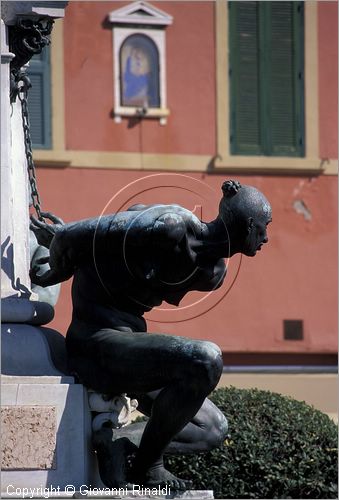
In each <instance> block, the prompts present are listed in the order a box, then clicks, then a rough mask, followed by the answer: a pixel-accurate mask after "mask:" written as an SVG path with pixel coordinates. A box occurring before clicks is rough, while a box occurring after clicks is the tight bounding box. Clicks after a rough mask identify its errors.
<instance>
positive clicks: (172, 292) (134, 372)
mask: <svg viewBox="0 0 339 500" xmlns="http://www.w3.org/2000/svg"><path fill="white" fill-rule="evenodd" d="M222 191H223V197H222V199H221V202H220V205H219V214H218V216H217V217H216V219H215V220H213V221H212V222H207V223H205V222H202V221H200V220H199V219H198V218H197V217H196V216H195V215H193V213H191V212H190V211H188V210H186V209H185V208H183V207H181V206H179V205H149V206H145V205H134V206H132V207H131V208H130V209H129V210H127V211H125V212H120V213H117V214H112V215H108V216H103V217H100V218H95V219H88V220H83V221H79V222H74V223H70V224H61V223H58V222H57V223H54V224H52V225H48V224H46V223H45V222H42V221H38V220H37V219H34V218H33V219H32V226H31V228H32V230H33V231H34V233H35V235H36V237H37V239H38V242H39V243H40V244H42V245H44V246H46V247H49V249H50V258H49V264H50V270H49V271H47V272H45V273H44V274H43V275H42V276H38V274H37V269H32V271H31V277H32V281H33V282H34V283H36V284H37V285H40V286H50V285H54V284H56V283H59V282H61V281H65V280H67V279H69V278H71V277H72V276H73V288H72V299H73V317H72V322H71V325H70V327H69V329H68V332H67V338H66V344H67V350H68V357H69V365H70V368H71V370H72V371H73V373H75V374H76V375H77V377H78V379H79V380H80V381H81V382H82V383H83V384H84V385H85V386H87V387H88V388H91V389H94V390H95V391H98V392H100V393H102V394H107V395H108V396H113V395H115V394H121V393H127V394H128V396H130V397H133V398H137V399H138V401H139V409H140V410H141V411H142V412H144V413H145V414H146V415H148V416H149V420H148V422H147V424H146V425H145V423H141V424H140V423H138V424H132V425H131V426H129V427H128V428H123V429H121V430H114V431H112V429H110V428H107V427H103V428H102V429H100V430H99V431H97V432H96V433H95V435H94V440H93V442H94V445H95V447H96V450H97V454H98V460H99V469H100V474H101V477H102V479H103V481H104V483H105V484H106V485H107V486H110V487H121V486H125V485H126V484H128V483H129V482H133V483H138V484H144V485H147V486H155V485H159V484H162V485H163V484H167V485H169V486H171V487H172V488H174V489H186V488H187V487H188V486H189V482H188V481H185V480H182V479H178V478H176V477H174V476H173V475H172V474H171V473H170V472H169V471H167V470H166V469H165V468H164V466H163V454H164V453H180V452H186V453H187V452H190V453H194V452H197V451H204V450H209V449H212V448H214V447H216V446H219V445H220V444H221V443H222V442H223V440H224V438H225V434H226V432H227V421H226V419H225V417H224V415H222V413H221V412H220V411H219V410H218V409H217V408H216V407H215V406H214V405H213V403H211V402H210V401H209V400H208V399H207V396H208V395H209V394H210V392H211V391H212V390H213V389H214V388H215V386H216V385H217V383H218V381H219V378H220V376H221V373H222V368H223V362H222V356H221V351H220V349H219V347H218V346H217V345H215V344H214V343H212V342H208V341H201V340H193V339H190V338H186V337H183V336H178V337H177V336H171V335H164V334H148V333H146V322H145V319H144V318H143V314H144V313H145V312H146V311H149V310H151V309H152V308H153V307H155V306H158V305H159V304H161V303H162V302H163V301H165V302H167V303H169V304H174V305H176V306H178V305H179V303H180V301H181V299H182V298H183V297H184V296H185V294H186V293H187V292H189V291H191V290H199V291H202V292H206V291H211V290H215V289H216V288H218V287H220V286H221V285H222V283H223V281H224V278H225V275H226V271H227V269H226V267H225V262H224V259H225V258H226V257H231V256H232V255H234V254H236V253H242V254H245V255H247V256H254V255H255V254H256V252H257V251H258V250H260V248H261V247H262V245H263V244H264V243H266V242H267V241H268V239H267V225H268V223H269V222H270V221H271V207H270V204H269V203H268V201H267V200H266V198H265V197H264V196H263V194H262V193H260V192H259V191H258V190H257V189H255V188H254V187H251V186H241V185H240V184H239V183H238V182H236V181H226V182H224V183H223V185H222ZM54 222H56V221H55V220H54ZM178 333H180V334H185V332H184V331H178ZM128 454H132V455H133V458H132V462H131V467H130V468H129V469H127V471H126V470H125V468H124V463H125V457H126V455H128Z"/></svg>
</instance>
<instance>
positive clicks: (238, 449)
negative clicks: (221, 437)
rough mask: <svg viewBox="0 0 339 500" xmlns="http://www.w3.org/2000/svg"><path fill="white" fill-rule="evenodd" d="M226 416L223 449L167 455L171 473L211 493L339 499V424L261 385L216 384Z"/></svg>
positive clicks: (214, 396)
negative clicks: (235, 385)
mask: <svg viewBox="0 0 339 500" xmlns="http://www.w3.org/2000/svg"><path fill="white" fill-rule="evenodd" d="M211 400H212V401H213V402H214V403H215V404H216V405H217V406H218V407H219V408H220V409H221V411H222V412H223V413H224V414H225V415H226V417H227V419H228V423H229V435H228V437H227V439H226V441H225V443H224V445H223V446H222V447H221V448H218V449H216V450H213V451H211V452H208V453H201V454H196V455H181V456H173V455H172V456H168V457H166V463H167V466H168V468H169V469H170V470H171V472H173V473H174V474H177V475H178V476H179V477H182V478H183V479H191V480H192V481H193V488H194V489H208V490H211V489H212V490H214V495H215V498H338V497H337V490H338V481H337V477H338V476H337V467H338V465H337V462H338V459H337V457H338V455H337V453H338V450H337V426H336V425H335V424H334V422H332V421H331V419H330V418H329V417H328V416H327V415H325V414H323V413H321V412H320V411H318V410H315V409H314V408H312V407H311V406H308V405H307V404H305V403H302V402H299V401H296V400H294V399H291V398H288V397H284V396H281V395H279V394H275V393H271V392H268V391H260V390H256V389H255V390H244V389H236V388H234V387H231V388H227V389H218V390H216V391H214V393H213V394H212V395H211Z"/></svg>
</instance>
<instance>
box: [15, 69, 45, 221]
mask: <svg viewBox="0 0 339 500" xmlns="http://www.w3.org/2000/svg"><path fill="white" fill-rule="evenodd" d="M21 81H22V85H20V87H19V94H18V97H19V100H20V102H21V115H22V126H23V131H24V143H25V154H26V159H27V171H28V181H29V184H30V187H31V197H32V205H33V207H34V209H35V211H36V214H37V216H38V219H39V220H41V221H44V218H43V216H42V215H41V201H40V196H39V192H38V188H37V179H36V176H35V165H34V161H33V152H32V139H31V133H30V123H29V113H28V104H27V98H28V89H29V88H30V87H31V84H30V82H29V79H28V78H27V77H26V78H25V77H24V78H22V80H21Z"/></svg>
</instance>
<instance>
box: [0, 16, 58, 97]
mask: <svg viewBox="0 0 339 500" xmlns="http://www.w3.org/2000/svg"><path fill="white" fill-rule="evenodd" d="M53 23H54V20H53V19H50V18H45V19H22V18H21V19H18V21H17V24H16V25H15V26H10V27H9V47H10V51H11V52H13V53H14V54H15V57H14V58H13V60H12V61H11V76H10V78H11V81H10V100H11V103H13V102H15V100H16V98H17V95H18V93H19V91H20V90H19V86H20V82H21V81H22V82H24V84H25V86H26V87H30V86H31V84H30V82H29V78H28V76H27V74H26V70H25V69H24V68H23V66H24V65H25V64H27V63H28V61H29V60H30V59H31V58H32V57H33V56H34V55H35V54H40V52H41V51H42V49H43V48H44V47H45V46H46V45H49V44H50V39H49V35H50V34H51V31H52V27H53Z"/></svg>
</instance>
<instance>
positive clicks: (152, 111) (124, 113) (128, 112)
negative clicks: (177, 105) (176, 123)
mask: <svg viewBox="0 0 339 500" xmlns="http://www.w3.org/2000/svg"><path fill="white" fill-rule="evenodd" d="M169 114H170V111H169V109H168V108H147V109H146V108H133V107H124V106H121V107H116V108H115V109H114V121H115V122H116V123H121V118H122V117H129V118H131V117H135V118H159V119H160V124H161V125H166V123H167V119H166V118H167V117H168V116H169Z"/></svg>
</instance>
